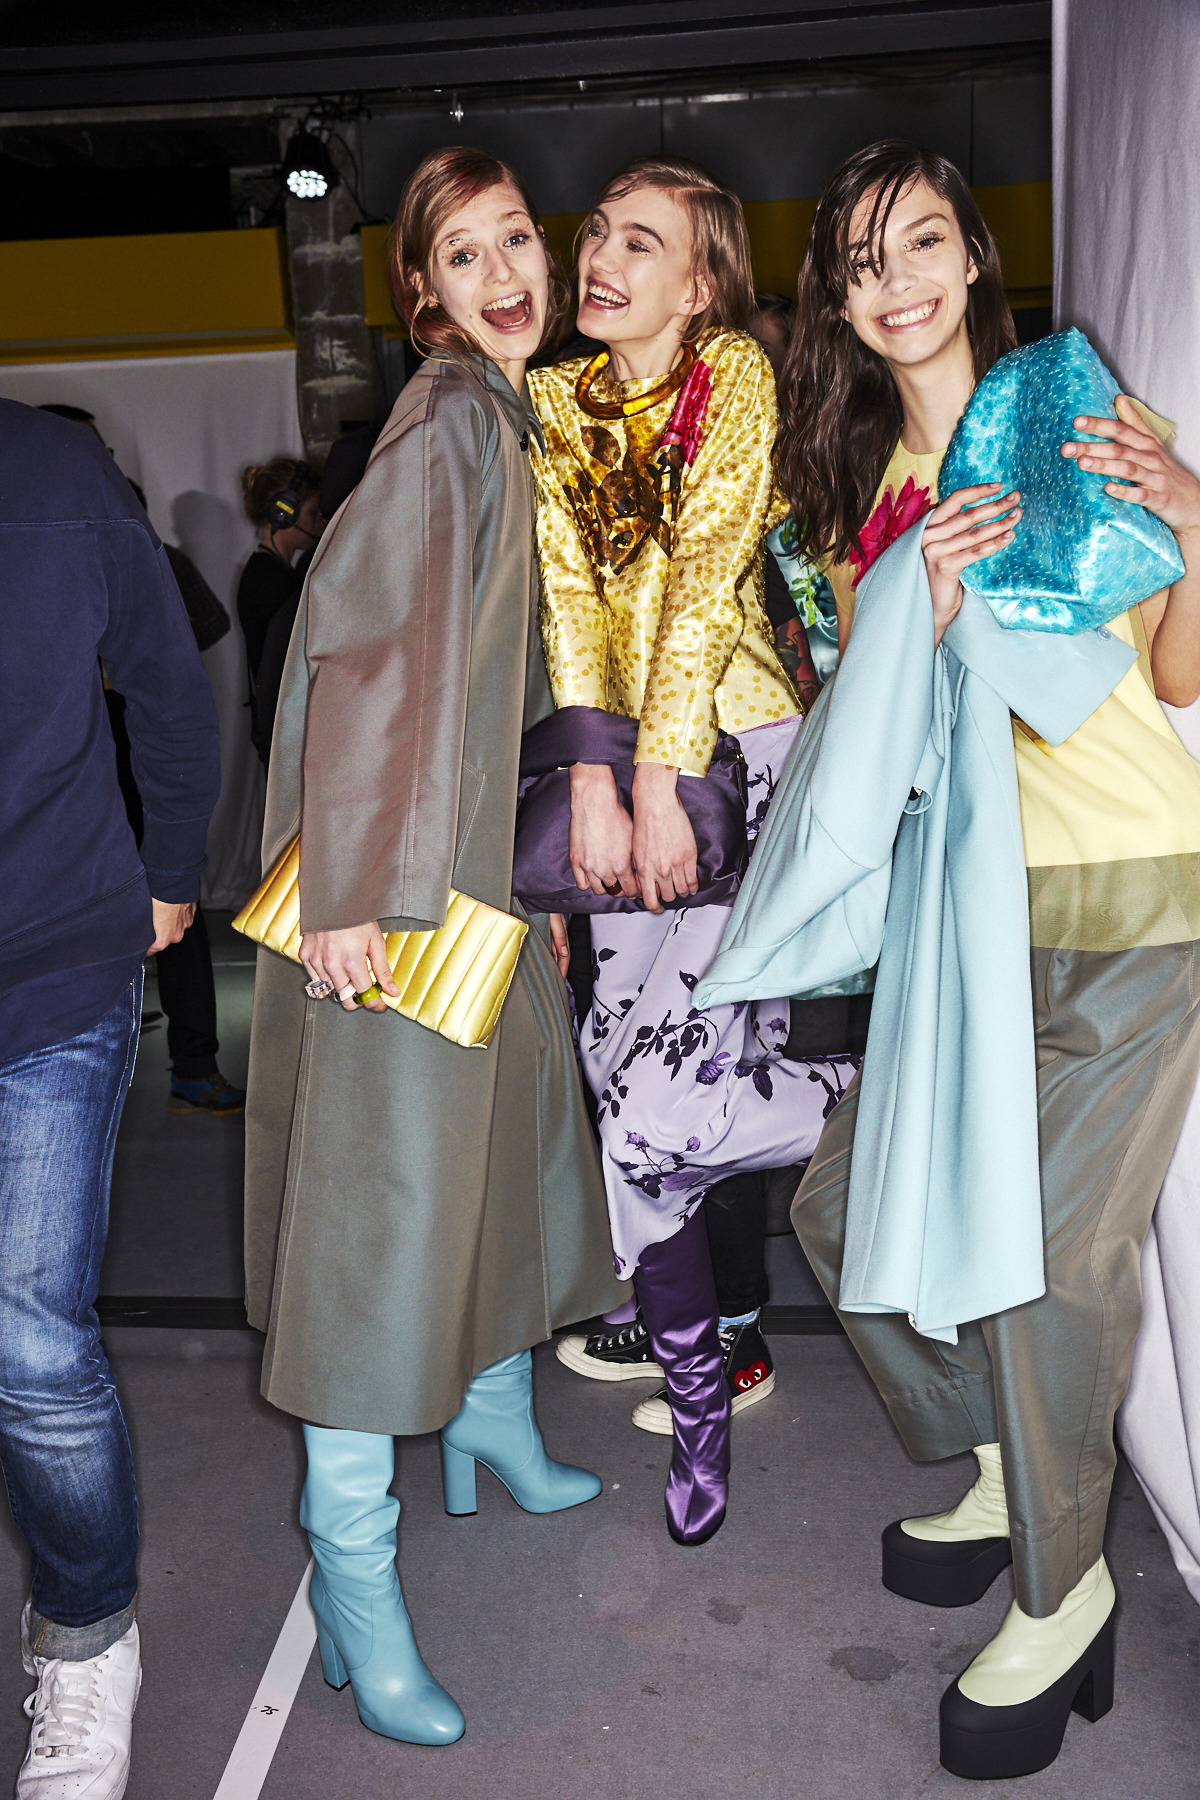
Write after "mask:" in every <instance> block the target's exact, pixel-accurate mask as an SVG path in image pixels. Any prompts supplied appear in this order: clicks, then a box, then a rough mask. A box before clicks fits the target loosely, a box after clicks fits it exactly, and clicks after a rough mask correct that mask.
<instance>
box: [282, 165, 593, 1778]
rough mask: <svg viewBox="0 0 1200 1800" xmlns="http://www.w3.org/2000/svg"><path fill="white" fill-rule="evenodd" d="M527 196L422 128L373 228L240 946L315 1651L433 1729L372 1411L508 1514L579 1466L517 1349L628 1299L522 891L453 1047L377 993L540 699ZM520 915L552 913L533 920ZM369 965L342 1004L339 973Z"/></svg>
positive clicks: (472, 880)
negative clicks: (338, 480) (344, 431)
mask: <svg viewBox="0 0 1200 1800" xmlns="http://www.w3.org/2000/svg"><path fill="white" fill-rule="evenodd" d="M532 205H533V203H532V201H531V200H530V199H529V198H528V196H527V194H526V193H525V191H524V189H523V188H522V187H521V186H520V184H519V183H518V182H517V180H516V177H515V176H514V175H513V174H512V172H511V171H510V170H509V169H507V168H506V167H505V166H504V165H503V164H502V163H499V162H497V161H496V160H495V158H493V157H490V156H488V155H487V154H486V153H485V152H483V151H479V150H469V149H463V150H443V151H439V152H437V153H436V154H435V155H434V156H431V157H429V158H427V159H426V161H425V162H424V163H423V164H422V165H421V166H420V168H418V169H417V171H416V173H415V174H414V175H413V176H412V178H411V180H410V181H409V184H408V186H407V188H406V189H405V193H404V197H403V199H402V200H401V205H400V215H399V224H398V226H397V231H396V234H395V236H394V237H393V249H394V254H395V256H396V259H397V260H396V262H395V264H394V272H395V275H396V286H397V297H398V299H399V301H400V304H401V307H402V310H403V311H404V314H405V316H406V318H407V319H408V320H409V322H410V324H411V325H415V326H416V328H417V329H418V331H421V330H424V331H425V336H424V342H425V343H426V345H427V347H428V349H429V360H428V362H427V363H426V364H425V366H424V367H423V368H422V369H421V371H420V372H419V373H418V374H417V375H416V376H415V377H414V378H413V380H412V381H411V382H410V383H409V384H408V386H407V387H406V388H405V390H404V392H403V393H402V394H401V396H400V398H399V400H398V401H397V403H396V406H395V409H394V410H393V412H392V416H391V418H390V420H389V421H388V423H387V425H386V426H385V428H384V431H383V433H382V435H381V437H380V439H379V441H378V443H377V444H376V446H375V449H374V451H373V452H372V456H371V461H370V463H369V465H368V467H367V471H366V474H365V475H364V477H363V479H362V481H361V482H360V484H359V485H358V487H357V488H356V489H355V491H354V493H353V494H352V496H351V498H350V499H349V501H348V502H347V503H346V505H345V507H344V508H343V510H342V512H341V513H340V514H339V516H338V520H337V523H336V524H335V526H334V527H333V529H332V530H331V531H330V532H328V533H326V535H325V537H324V538H323V540H322V542H321V544H320V546H319V548H318V550H317V553H316V555H315V557H314V559H313V566H312V570H311V573H310V575H309V578H308V582H307V585H306V589H305V594H304V598H303V599H302V601H301V606H300V612H299V615H298V618H297V622H296V628H295V631H294V634H293V638H292V646H291V651H290V653H289V659H288V665H287V668H286V670H285V672H284V680H283V687H282V692H281V695H280V701H279V713H278V722H277V725H276V731H275V740H274V748H273V753H272V759H271V773H270V782H269V785H268V789H267V818H266V826H265V838H264V864H266V865H270V864H271V863H272V862H273V861H274V860H275V859H276V858H277V856H278V855H279V852H280V850H281V849H282V848H283V847H284V846H286V845H287V844H289V843H290V842H291V840H292V839H293V837H294V836H295V834H296V832H297V829H298V830H299V833H300V875H299V886H300V923H301V927H302V929H303V932H304V936H303V939H302V941H301V945H300V955H301V959H302V961H303V963H304V966H305V969H306V970H307V973H308V976H309V978H310V980H309V985H308V988H307V996H308V997H307V998H306V988H305V984H304V977H303V975H302V974H301V972H300V971H299V970H297V969H296V967H295V966H294V964H292V963H289V962H286V961H284V960H283V959H282V958H281V957H277V956H275V955H274V954H273V953H272V952H270V951H266V950H264V951H262V952H261V953H260V957H259V973H258V985H257V990H256V993H255V1005H254V1024H253V1032H252V1037H251V1059H250V1091H249V1101H248V1107H247V1184H246V1259H247V1290H248V1299H247V1309H248V1312H249V1316H250V1318H251V1319H252V1321H253V1322H254V1324H255V1325H257V1326H259V1327H260V1328H261V1329H263V1330H265V1331H266V1332H267V1347H266V1357H265V1361H264V1368H263V1391H264V1393H265V1394H266V1396H267V1398H268V1399H269V1400H270V1401H271V1402H272V1403H273V1404H274V1405H276V1406H279V1407H282V1408H283V1409H284V1410H285V1411H287V1412H292V1413H295V1414H298V1415H299V1416H300V1417H301V1418H302V1419H303V1420H304V1421H305V1425H304V1440H305V1446H306V1449H307V1453H308V1473H307V1477H306V1480H305V1484H304V1493H303V1498H302V1500H301V1513H300V1516H301V1520H302V1522H303V1523H304V1525H305V1527H306V1528H307V1530H308V1533H309V1537H310V1540H311V1543H312V1547H313V1555H314V1557H315V1559H316V1573H315V1574H314V1576H313V1583H312V1602H313V1608H314V1610H315V1612H316V1615H317V1625H318V1632H319V1642H320V1650H321V1661H322V1667H323V1669H324V1671H325V1675H326V1678H327V1680H329V1681H330V1682H332V1683H333V1685H334V1686H336V1687H342V1686H344V1685H345V1684H346V1682H347V1681H349V1682H350V1683H351V1684H352V1686H353V1689H354V1697H355V1700H356V1702H357V1705H358V1710H359V1714H360V1716H361V1718H362V1720H363V1722H364V1724H366V1725H368V1726H369V1727H370V1729H371V1730H373V1731H378V1732H381V1733H382V1734H383V1735H384V1736H387V1737H393V1738H399V1739H403V1740H406V1741H408V1742H412V1743H422V1744H447V1743H452V1742H453V1741H454V1740H455V1739H456V1738H457V1737H458V1736H460V1734H461V1732H462V1730H463V1719H462V1714H461V1713H460V1712H459V1709H458V1707H457V1706H456V1705H455V1703H454V1701H453V1700H452V1699H451V1698H450V1696H449V1695H448V1694H447V1693H446V1692H445V1691H444V1690H443V1689H442V1688H441V1687H440V1686H439V1685H438V1684H437V1683H436V1682H435V1681H434V1679H433V1677H432V1676H431V1675H430V1674H429V1671H428V1670H427V1669H426V1668H425V1665H424V1663H423V1662H422V1661H421V1658H420V1655H419V1654H418V1651H417V1648H416V1645H415V1643H414V1640H413V1636H412V1631H411V1629H410V1627H409V1622H408V1617H407V1614H406V1612H405V1609H404V1603H403V1600H402V1598H401V1594H400V1589H399V1585H398V1579H397V1575H396V1567H395V1555H396V1520H397V1516H398V1512H399V1507H398V1504H397V1502H396V1500H395V1499H394V1498H392V1497H391V1495H390V1493H389V1488H390V1485H391V1482H392V1477H393V1472H394V1444H393V1438H394V1436H396V1435H397V1434H410V1433H420V1432H428V1431H435V1430H437V1429H438V1428H439V1427H440V1428H441V1429H442V1437H441V1447H442V1467H443V1474H444V1479H445V1487H446V1506H447V1510H448V1511H450V1512H452V1513H467V1512H473V1511H474V1510H475V1465H476V1462H477V1461H479V1462H482V1463H484V1464H485V1465H486V1466H487V1467H489V1468H490V1469H492V1470H493V1471H494V1472H495V1473H496V1474H497V1475H498V1476H499V1477H500V1478H501V1480H503V1481H504V1483H505V1485H506V1486H507V1487H508V1488H509V1490H510V1491H511V1493H512V1495H513V1497H514V1499H516V1500H517V1501H518V1503H519V1504H520V1505H521V1506H523V1507H524V1508H525V1509H526V1510H527V1511H530V1512H555V1511H558V1510H560V1509H562V1508H564V1507H568V1506H576V1505H579V1504H580V1503H581V1502H583V1501H586V1500H591V1499H593V1498H595V1496H596V1495H597V1494H598V1493H599V1492H600V1485H601V1484H600V1482H599V1480H598V1478H597V1477H596V1476H594V1475H591V1474H589V1473H587V1471H585V1470H583V1469H577V1468H572V1467H570V1466H568V1465H566V1464H562V1463H556V1462H552V1461H551V1460H550V1458H549V1457H548V1456H547V1455H546V1452H545V1449H544V1447H543V1444H542V1439H541V1434H540V1432H539V1430H538V1426H537V1421H536V1419H535V1417H534V1413H533V1394H532V1385H531V1383H532V1376H531V1367H530V1353H529V1346H530V1345H531V1344H534V1343H537V1342H539V1341H540V1340H542V1339H544V1338H547V1337H549V1335H550V1333H551V1331H552V1330H553V1329H554V1327H555V1326H556V1325H560V1324H565V1323H567V1322H568V1321H570V1320H572V1319H578V1318H581V1317H586V1316H587V1315H588V1314H590V1313H592V1312H595V1311H597V1310H598V1309H600V1308H602V1307H605V1306H611V1305H613V1304H614V1302H615V1301H616V1300H617V1299H618V1298H619V1296H620V1289H619V1288H618V1287H617V1286H616V1284H615V1282H614V1281H613V1278H612V1273H611V1266H612V1263H611V1258H612V1251H611V1246H610V1243H609V1237H608V1229H607V1223H606V1220H605V1213H604V1198H603V1188H602V1185H601V1181H600V1174H599V1169H598V1167H597V1162H596V1155H595V1149H594V1146H593V1142H592V1138H591V1134H590V1131H589V1128H588V1123H587V1117H586V1114H585V1111H584V1105H583V1095H582V1091H581V1088H580V1083H579V1074H578V1069H577V1066H576V1062H575V1052H574V1045H573V1042H572V1037H571V1023H570V1015H569V1011H568V1002H567V991H566V987H565V984H564V982H563V979H562V976H561V975H560V974H559V972H558V969H557V968H556V966H555V962H554V958H553V956H552V954H551V952H550V949H549V948H548V946H547V945H546V943H544V942H543V939H542V936H541V935H540V934H539V930H538V928H537V924H538V922H537V921H535V922H534V926H533V927H532V928H531V929H530V930H529V931H528V933H527V935H526V937H525V940H524V943H523V945H522V948H521V953H520V958H519V961H518V963H517V968H516V974H515V976H514V979H513V982H512V986H511V988H510V989H509V992H508V996H507V999H506V1000H505V1002H504V1006H503V1012H502V1014H501V1018H500V1022H499V1025H498V1027H497V1029H496V1032H495V1035H494V1036H493V1037H492V1039H491V1041H490V1044H489V1045H488V1046H487V1047H486V1048H483V1047H472V1048H464V1047H462V1046H461V1045H460V1044H458V1043H456V1042H451V1041H449V1039H448V1038H446V1037H443V1036H440V1035H439V1034H438V1033H437V1032H436V1031H434V1030H432V1029H427V1028H426V1027H424V1026H422V1025H420V1024H417V1023H415V1022H413V1021H411V1020H410V1019H408V1018H406V1017H396V1016H393V1017H389V1018H384V1019H377V1018H371V1017H368V1016H366V1012H367V1011H370V1012H376V1013H378V1012H383V1011H384V1010H385V1008H384V1002H383V1000H382V998H371V997H369V995H368V992H367V990H373V993H374V994H375V995H379V994H380V992H381V990H382V992H383V993H386V994H388V995H392V996H394V995H395V994H396V992H397V989H396V984H395V982H394V980H393V978H392V974H391V971H390V967H389V963H388V960H387V948H386V945H385V942H384V934H385V933H387V932H397V931H405V930H413V931H432V930H434V929H436V928H438V927H440V926H441V925H443V924H444V923H445V922H446V917H447V911H448V909H449V906H450V902H451V892H452V890H456V891H457V892H458V893H460V894H465V895H468V896H470V898H471V899H472V900H475V901H481V902H483V903H484V904H485V905H487V906H490V907H493V908H496V909H498V910H500V911H502V912H504V913H508V912H509V911H510V910H511V909H513V907H514V902H513V899H512V861H513V836H514V825H515V816H516V797H517V764H518V757H519V751H520V741H521V732H522V728H523V726H526V725H530V724H532V723H533V722H534V721H535V720H536V719H538V718H540V717H541V716H542V715H543V714H545V713H548V712H549V711H550V710H551V700H550V693H549V689H548V687H547V684H546V675H545V669H544V667H543V664H542V655H541V647H540V645H539V643H538V638H537V626H536V620H535V616H534V611H535V603H536V594H535V589H534V586H533V583H532V571H533V544H532V493H531V488H530V479H529V467H528V448H529V443H530V440H531V438H532V437H533V436H535V435H536V432H537V429H538V427H537V421H536V419H535V418H534V416H533V414H532V411H531V408H530V406H529V402H528V397H527V394H526V390H525V388H524V371H525V361H526V358H527V357H528V356H530V355H531V354H532V353H533V352H534V351H535V350H536V349H537V347H538V346H539V344H540V343H541V342H542V340H543V337H544V334H545V331H546V329H547V325H548V322H549V319H550V316H551V313H550V282H551V273H552V271H551V266H550V263H549V259H548V256H547V252H546V249H545V245H544V243H543V240H542V235H541V230H540V227H539V225H538V222H537V217H536V214H535V213H534V212H533V210H532ZM543 923H544V922H543ZM357 996H362V997H363V999H364V1004H365V1008H366V1011H364V1009H363V1007H360V1006H359V1005H358V1004H357Z"/></svg>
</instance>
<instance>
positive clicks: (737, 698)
mask: <svg viewBox="0 0 1200 1800" xmlns="http://www.w3.org/2000/svg"><path fill="white" fill-rule="evenodd" d="M696 349H697V359H696V363H695V364H694V366H693V368H692V371H691V373H690V374H689V376H688V378H687V380H686V382H685V383H684V384H683V386H682V387H681V388H680V389H679V390H678V392H675V393H672V394H670V395H668V396H667V397H666V398H665V399H663V400H662V401H660V402H659V403H658V404H657V405H655V406H653V407H651V408H649V409H648V410H647V411H646V412H644V413H640V414H638V415H636V416H634V417H633V418H617V419H599V418H593V417H591V416H590V415H589V414H587V413H585V412H584V411H582V410H581V408H580V406H579V403H578V401H577V400H576V398H575V383H576V380H577V379H578V376H579V374H580V371H581V370H582V369H583V368H584V367H585V363H584V362H583V361H582V360H575V361H571V362H565V363H559V364H557V365H555V366H554V367H552V368H547V369H536V370H532V371H531V372H530V375H529V389H530V393H531V394H532V396H533V403H534V406H535V408H536V410H537V414H538V418H539V419H540V420H541V423H542V428H543V431H544V433H545V438H546V453H545V455H544V456H543V455H542V454H540V452H539V451H538V449H537V446H536V445H535V446H534V448H533V454H532V463H533V476H534V482H535V486H536V489H537V544H538V559H539V564H540V568H541V581H542V599H541V628H542V645H543V648H544V650H545V653H546V667H547V670H548V671H549V675H550V685H551V688H552V690H553V694H554V704H555V705H556V706H597V707H601V708H603V709H604V710H605V711H606V712H613V713H620V714H622V715H624V716H625V717H626V718H631V719H638V720H640V721H641V729H640V731H639V733H638V742H637V752H636V756H635V761H637V762H661V763H667V764H671V765H673V766H675V767H676V768H679V769H682V770H684V771H686V772H687V773H688V774H693V775H703V774H704V772H705V770H706V769H707V768H708V764H709V760H710V758H711V757H712V753H713V749H714V747H715V744H716V734H717V729H718V726H719V727H720V729H721V730H723V731H729V732H735V733H736V732H738V731H748V730H750V729H752V728H753V727H754V726H756V725H767V724H770V723H772V722H773V721H775V720H777V719H787V718H794V717H795V716H796V715H797V714H798V713H799V712H800V711H801V710H802V709H801V706H800V702H799V699H798V697H797V694H796V690H795V688H794V687H793V686H792V684H791V682H790V681H789V679H788V677H787V675H786V673H785V672H784V670H783V667H782V665H781V664H780V662H779V659H778V657H777V656H776V654H775V651H774V648H773V647H772V634H771V627H770V624H769V622H768V620H767V616H766V612H765V610H764V589H763V538H764V536H765V534H766V532H767V531H768V530H770V529H772V528H773V527H774V526H775V525H777V524H779V522H780V521H781V519H782V518H783V517H784V516H785V514H786V506H785V505H784V504H783V502H782V501H781V500H780V498H779V496H778V494H777V491H776V488H775V482H774V474H773V468H772V448H773V446H774V442H775V432H776V425H777V417H778V415H777V409H776V401H775V381H774V377H773V376H772V373H771V366H770V364H769V363H768V361H767V359H766V357H765V356H764V354H763V352H762V350H761V349H760V348H759V346H758V345H757V344H756V343H755V342H754V340H753V339H752V338H749V337H746V336H745V335H744V334H743V333H741V332H736V331H726V330H722V329H713V330H710V331H706V332H704V333H702V334H701V336H700V338H699V340H698V342H697V346H696ZM661 379H662V378H661V376H660V377H658V378H657V379H656V381H627V382H616V381H613V380H610V379H609V378H608V372H607V370H605V371H604V373H602V374H601V375H600V376H599V378H598V379H597V380H596V382H595V384H594V385H593V387H592V390H591V391H592V395H593V397H594V399H596V400H600V401H614V400H629V399H633V398H635V397H637V396H638V395H640V394H644V393H646V392H648V391H649V390H650V389H651V388H653V387H655V386H656V385H658V382H660V381H661Z"/></svg>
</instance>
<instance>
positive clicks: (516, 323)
mask: <svg viewBox="0 0 1200 1800" xmlns="http://www.w3.org/2000/svg"><path fill="white" fill-rule="evenodd" d="M480 316H481V318H482V319H483V320H484V321H485V323H486V324H488V325H490V326H491V328H492V330H493V331H505V332H507V331H524V329H525V327H526V326H527V325H528V324H529V322H530V320H531V319H532V318H533V301H532V299H531V298H530V296H529V294H528V293H524V294H505V295H504V296H503V297H502V298H501V299H499V300H489V301H488V303H487V305H486V306H484V307H482V308H481V309H480Z"/></svg>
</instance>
